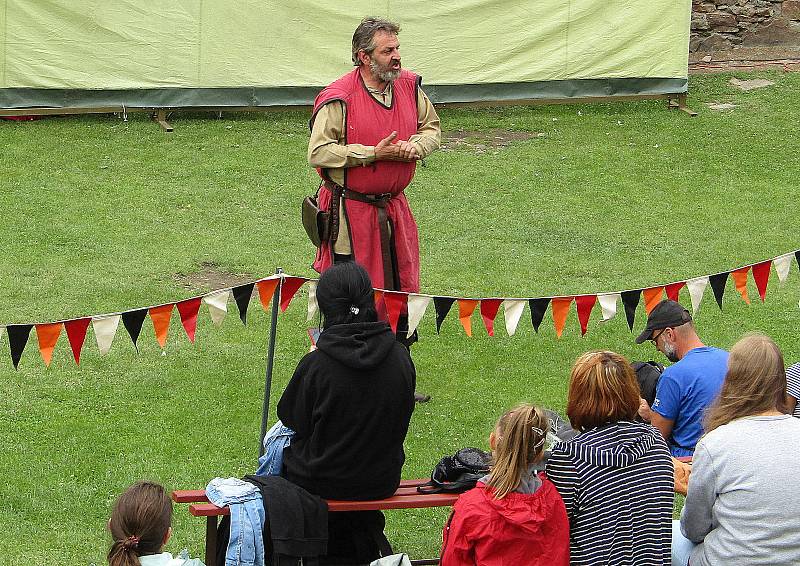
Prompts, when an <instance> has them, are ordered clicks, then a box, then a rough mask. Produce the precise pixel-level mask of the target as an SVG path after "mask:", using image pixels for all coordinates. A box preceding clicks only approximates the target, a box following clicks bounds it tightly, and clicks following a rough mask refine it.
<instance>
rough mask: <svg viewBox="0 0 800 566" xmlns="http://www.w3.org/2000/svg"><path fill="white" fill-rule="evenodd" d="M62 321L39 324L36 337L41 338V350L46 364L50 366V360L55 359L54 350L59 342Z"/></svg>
mask: <svg viewBox="0 0 800 566" xmlns="http://www.w3.org/2000/svg"><path fill="white" fill-rule="evenodd" d="M61 326H62V323H60V322H54V323H52V324H37V325H36V337H37V338H38V339H39V352H40V353H41V354H42V359H43V360H44V365H46V366H47V367H50V361H51V360H52V359H53V350H54V349H55V347H56V342H58V337H59V336H61Z"/></svg>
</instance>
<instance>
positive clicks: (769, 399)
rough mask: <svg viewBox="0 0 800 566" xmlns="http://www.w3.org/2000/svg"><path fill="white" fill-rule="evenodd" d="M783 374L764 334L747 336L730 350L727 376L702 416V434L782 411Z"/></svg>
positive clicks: (775, 350)
mask: <svg viewBox="0 0 800 566" xmlns="http://www.w3.org/2000/svg"><path fill="white" fill-rule="evenodd" d="M785 394H786V371H785V370H784V368H783V354H781V351H780V348H778V346H777V345H776V344H775V342H773V341H772V340H771V339H770V338H769V337H768V336H765V335H764V334H748V335H747V336H745V337H744V338H742V339H741V340H739V341H738V342H737V343H736V344H734V345H733V348H731V354H730V357H729V358H728V373H726V374H725V381H724V382H723V384H722V389H721V390H720V392H719V396H718V397H717V399H716V400H715V401H714V403H713V404H712V405H711V407H710V408H709V409H708V412H707V413H706V416H705V419H704V422H703V425H704V426H703V428H704V429H705V431H706V433H708V432H711V431H712V430H714V429H715V428H717V427H720V426H722V425H725V424H728V423H729V422H731V421H732V420H734V419H738V418H741V417H747V416H750V415H757V414H759V413H763V412H766V411H769V410H771V409H777V410H783V404H784V400H785Z"/></svg>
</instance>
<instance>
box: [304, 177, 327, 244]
mask: <svg viewBox="0 0 800 566" xmlns="http://www.w3.org/2000/svg"><path fill="white" fill-rule="evenodd" d="M318 196H319V191H317V194H316V195H314V196H313V197H306V198H304V199H303V206H302V220H303V228H305V229H306V234H308V239H309V240H311V243H312V244H314V246H315V247H317V248H318V247H319V246H320V244H322V242H327V241H328V237H329V236H330V234H329V233H328V230H329V227H330V214H329V213H328V212H325V211H324V210H320V208H319V205H318V204H317V203H318V201H317V198H318Z"/></svg>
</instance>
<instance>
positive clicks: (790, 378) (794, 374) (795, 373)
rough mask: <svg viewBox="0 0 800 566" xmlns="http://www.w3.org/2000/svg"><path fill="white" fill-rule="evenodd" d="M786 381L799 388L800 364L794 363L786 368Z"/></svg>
mask: <svg viewBox="0 0 800 566" xmlns="http://www.w3.org/2000/svg"><path fill="white" fill-rule="evenodd" d="M786 381H787V382H792V383H794V384H796V385H798V386H800V362H795V363H793V364H792V365H790V366H789V367H788V368H786Z"/></svg>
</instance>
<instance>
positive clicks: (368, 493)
mask: <svg viewBox="0 0 800 566" xmlns="http://www.w3.org/2000/svg"><path fill="white" fill-rule="evenodd" d="M317 301H318V303H319V308H320V311H321V313H322V318H323V325H322V333H321V334H320V337H319V339H318V341H317V349H316V350H315V351H313V352H310V353H308V354H307V355H306V356H304V357H303V359H302V360H300V363H299V364H298V366H297V369H296V370H295V372H294V375H293V376H292V379H291V380H290V382H289V384H288V385H287V387H286V389H285V391H284V392H283V395H282V396H281V399H280V401H279V402H278V418H280V420H281V421H282V422H283V424H284V425H285V426H287V427H289V428H291V429H292V430H294V431H295V435H294V436H293V437H292V439H291V443H290V444H289V446H287V447H286V449H285V450H284V453H283V472H282V475H283V476H284V477H285V478H286V479H288V480H289V481H291V482H293V483H295V484H297V485H299V486H300V487H302V488H304V489H305V490H307V491H308V492H310V493H313V494H315V495H318V496H320V497H322V498H324V499H344V500H369V499H383V498H386V497H389V496H391V495H392V494H393V493H394V492H395V490H396V489H397V487H398V486H399V484H400V473H401V469H402V467H403V462H404V461H405V453H404V452H403V441H404V440H405V437H406V433H407V431H408V425H409V422H410V420H411V414H412V412H413V410H414V388H415V385H416V372H415V370H414V364H413V362H412V361H411V356H410V355H409V352H408V349H407V348H406V347H405V346H403V345H402V344H400V343H399V342H398V341H397V340H396V339H395V336H394V334H393V333H392V330H391V328H390V327H389V325H388V324H387V323H386V322H379V321H378V316H377V312H376V310H375V302H374V295H373V289H372V283H371V281H370V279H369V275H368V274H367V272H366V270H365V269H364V268H363V267H361V266H360V265H358V264H357V263H354V262H348V263H340V264H336V265H334V266H332V267H330V268H329V269H328V270H326V271H325V272H324V273H323V274H322V276H321V277H320V280H319V284H318V286H317ZM383 524H384V521H383V515H382V514H381V513H380V512H377V511H376V512H363V513H340V512H337V513H331V514H329V543H328V548H329V555H334V556H339V557H340V558H341V557H342V556H349V557H350V558H352V559H353V561H354V562H370V561H371V560H373V559H375V558H378V557H379V556H380V555H381V554H384V553H385V552H387V551H390V549H389V548H388V543H387V542H386V539H385V537H383ZM353 531H354V533H353V536H352V537H350V536H348V535H349V534H350V532H353ZM377 535H379V536H377ZM376 536H377V540H376ZM344 539H348V540H344ZM340 561H341V560H340ZM344 562H346V561H344Z"/></svg>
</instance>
